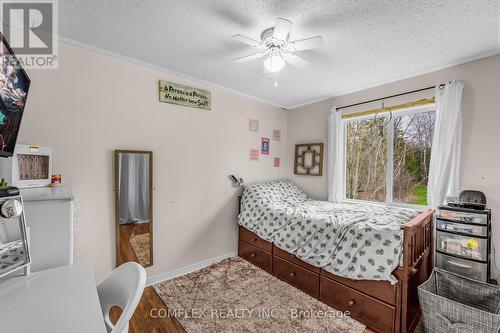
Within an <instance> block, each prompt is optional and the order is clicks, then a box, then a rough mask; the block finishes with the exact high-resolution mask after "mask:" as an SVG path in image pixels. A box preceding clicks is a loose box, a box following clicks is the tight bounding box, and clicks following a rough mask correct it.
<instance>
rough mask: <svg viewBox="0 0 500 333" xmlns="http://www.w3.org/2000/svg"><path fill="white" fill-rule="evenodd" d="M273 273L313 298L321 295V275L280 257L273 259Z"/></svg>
mask: <svg viewBox="0 0 500 333" xmlns="http://www.w3.org/2000/svg"><path fill="white" fill-rule="evenodd" d="M273 273H274V275H276V276H277V277H278V278H280V279H282V280H284V281H287V282H288V283H290V284H291V285H293V286H295V287H297V288H299V289H300V290H302V291H304V292H306V293H308V294H309V295H311V296H313V297H318V295H319V274H315V273H313V272H311V271H309V270H307V269H305V268H302V267H300V266H297V265H295V264H292V263H291V262H288V261H286V260H283V259H280V258H278V257H276V256H275V257H273Z"/></svg>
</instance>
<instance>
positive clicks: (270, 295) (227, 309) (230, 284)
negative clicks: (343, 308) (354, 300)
mask: <svg viewBox="0 0 500 333" xmlns="http://www.w3.org/2000/svg"><path fill="white" fill-rule="evenodd" d="M153 287H154V289H155V290H156V292H157V293H158V295H159V296H160V297H161V299H162V300H163V302H164V303H165V304H166V306H167V308H168V310H165V311H167V312H166V313H163V314H162V315H164V316H174V317H176V318H177V320H178V321H179V322H180V324H181V325H182V326H183V327H184V329H185V330H186V332H188V333H208V332H210V333H238V332H252V333H253V332H257V333H264V332H265V333H285V332H286V333H295V332H296V333H316V332H318V333H319V332H321V333H362V332H363V331H364V330H365V326H364V325H362V324H361V323H359V322H358V321H356V320H354V319H352V318H350V317H349V316H347V315H345V314H344V313H342V312H339V311H337V310H335V309H333V308H331V307H329V306H327V305H325V304H323V303H321V302H319V301H318V300H316V299H315V298H313V297H311V296H309V295H307V294H305V293H303V292H302V291H300V290H298V289H296V288H294V287H292V286H290V285H288V284H286V283H285V282H282V281H280V280H278V279H277V278H275V277H274V276H272V275H270V274H268V273H266V272H265V271H263V270H261V269H259V268H257V267H256V266H254V265H252V264H250V263H248V262H246V261H245V260H243V259H241V258H239V257H233V258H229V259H226V260H224V261H222V262H219V263H216V264H213V265H211V266H209V267H206V268H203V269H201V270H199V271H196V272H193V273H190V274H187V275H183V276H180V277H178V278H175V279H172V280H169V281H166V282H163V283H159V284H156V285H154V286H153ZM159 314H160V313H159Z"/></svg>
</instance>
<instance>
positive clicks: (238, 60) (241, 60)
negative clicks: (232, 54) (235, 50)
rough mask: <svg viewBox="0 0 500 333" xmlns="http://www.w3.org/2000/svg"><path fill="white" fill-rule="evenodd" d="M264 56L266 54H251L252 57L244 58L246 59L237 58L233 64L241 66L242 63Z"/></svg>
mask: <svg viewBox="0 0 500 333" xmlns="http://www.w3.org/2000/svg"><path fill="white" fill-rule="evenodd" d="M264 55H266V53H265V52H264V53H254V54H251V55H247V56H244V57H239V58H236V59H233V62H235V63H237V64H241V63H242V62H247V61H250V60H253V59H258V58H260V57H263V56H264Z"/></svg>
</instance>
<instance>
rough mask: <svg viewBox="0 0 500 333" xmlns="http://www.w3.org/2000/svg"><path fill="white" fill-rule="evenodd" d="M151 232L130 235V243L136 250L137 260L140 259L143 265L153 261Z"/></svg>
mask: <svg viewBox="0 0 500 333" xmlns="http://www.w3.org/2000/svg"><path fill="white" fill-rule="evenodd" d="M150 237H151V236H150V233H149V232H146V233H144V234H139V235H133V236H132V237H130V244H131V245H132V249H133V250H134V253H135V256H136V257H137V260H139V264H141V265H142V266H147V265H149V264H150V262H151V256H150V243H149V240H150Z"/></svg>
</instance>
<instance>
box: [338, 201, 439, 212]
mask: <svg viewBox="0 0 500 333" xmlns="http://www.w3.org/2000/svg"><path fill="white" fill-rule="evenodd" d="M341 203H346V204H368V205H375V206H385V207H397V208H408V209H415V210H418V211H422V212H423V211H424V210H426V209H429V208H430V207H429V206H422V205H412V204H405V203H396V202H392V203H387V202H376V201H366V200H356V199H344V200H342V202H341Z"/></svg>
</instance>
